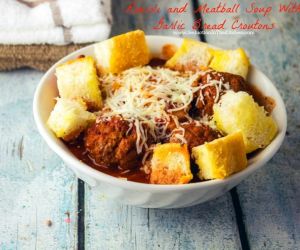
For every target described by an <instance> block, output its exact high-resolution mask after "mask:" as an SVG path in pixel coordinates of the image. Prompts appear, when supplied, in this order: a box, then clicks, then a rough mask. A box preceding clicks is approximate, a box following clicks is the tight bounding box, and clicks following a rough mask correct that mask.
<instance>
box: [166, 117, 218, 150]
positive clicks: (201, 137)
mask: <svg viewBox="0 0 300 250" xmlns="http://www.w3.org/2000/svg"><path fill="white" fill-rule="evenodd" d="M181 127H182V128H184V130H185V131H184V138H185V140H186V141H187V144H188V148H189V150H191V149H192V148H193V147H196V146H199V145H201V144H204V143H205V142H209V141H212V140H214V139H216V138H219V137H220V134H219V133H218V132H217V131H215V130H213V129H212V128H211V127H209V126H207V125H204V124H196V123H195V122H191V123H186V124H182V125H181ZM176 133H177V132H174V133H172V136H171V137H170V142H180V140H179V139H178V138H177V137H176V136H175V134H176Z"/></svg>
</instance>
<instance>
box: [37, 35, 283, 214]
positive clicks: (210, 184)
mask: <svg viewBox="0 0 300 250" xmlns="http://www.w3.org/2000/svg"><path fill="white" fill-rule="evenodd" d="M181 42H182V39H181V38H175V37H165V36H147V43H148V45H149V47H150V50H151V52H152V54H153V55H154V56H158V57H159V56H160V54H161V48H162V46H163V45H164V44H167V43H172V44H175V45H177V46H179V45H180V44H181ZM82 54H84V55H93V54H94V51H93V45H90V46H87V47H85V48H82V49H80V50H78V51H75V52H73V53H72V54H70V55H68V56H66V57H64V58H63V59H61V60H60V61H59V62H57V63H56V64H55V65H53V66H52V67H51V68H50V69H49V70H48V71H47V73H46V74H45V75H44V76H43V78H42V79H41V81H40V83H39V85H38V87H37V89H36V92H35V95H34V101H33V114H34V119H35V122H36V125H37V127H38V130H39V132H40V134H41V135H42V137H43V138H44V139H45V141H46V142H47V144H48V145H49V147H50V148H51V149H52V150H53V151H54V152H55V153H56V154H58V155H59V156H60V157H61V158H62V160H63V161H64V162H65V163H66V165H67V166H68V167H70V168H71V169H72V170H73V171H74V172H75V173H76V175H77V176H78V178H80V179H82V180H84V181H85V182H86V183H88V184H89V185H90V186H92V187H94V188H97V189H99V190H100V192H102V193H103V194H104V195H106V196H108V197H111V198H114V199H116V200H118V201H120V202H122V203H125V204H130V205H135V206H140V207H147V208H179V207H187V206H192V205H195V204H199V203H202V202H205V201H208V200H211V199H214V198H216V197H218V196H220V195H222V194H224V193H225V192H227V191H228V190H230V189H231V188H233V187H234V186H236V185H237V184H239V183H240V182H241V181H242V180H244V179H245V178H247V177H248V176H249V175H250V174H251V173H253V172H254V171H255V170H257V169H258V168H260V167H262V166H263V165H264V164H265V163H266V162H267V161H269V160H270V159H271V157H272V156H273V155H274V154H275V153H276V152H277V150H278V149H279V147H280V145H281V144H282V141H283V139H284V136H285V132H286V126H287V118H286V110H285V105H284V103H283V101H282V98H281V97H280V95H279V93H278V90H277V89H276V88H275V86H274V85H273V84H272V82H271V81H270V80H269V79H268V78H267V77H266V76H265V75H264V74H263V73H262V72H261V71H259V70H258V69H256V68H255V67H254V66H251V69H250V73H249V79H248V80H249V82H250V83H251V84H253V85H255V86H257V87H258V88H259V89H260V90H261V92H262V93H264V94H265V95H268V96H271V97H272V98H274V99H275V101H276V107H275V109H274V110H273V113H272V115H273V117H274V118H275V120H276V122H277V124H278V127H279V133H278V134H277V136H276V138H275V139H274V140H273V141H272V142H271V144H270V145H268V147H266V148H265V149H264V150H261V151H260V152H259V153H257V154H255V155H254V156H253V157H252V158H251V159H250V160H249V164H248V167H247V168H246V169H245V170H243V171H241V172H239V173H237V174H234V175H232V176H230V177H229V178H227V179H225V180H211V181H205V182H199V183H192V184H184V185H153V184H143V183H137V182H131V181H126V180H122V179H118V178H115V177H113V176H110V175H107V174H105V173H102V172H100V171H97V170H95V169H93V168H91V167H90V166H88V165H86V164H84V163H83V162H81V161H79V160H78V159H77V158H76V157H75V156H74V155H73V154H72V153H71V152H70V151H69V150H68V148H67V147H66V146H65V145H64V143H63V142H62V141H61V140H59V139H57V138H56V137H55V135H54V134H53V133H52V132H51V131H50V130H49V128H48V127H47V125H46V121H47V119H48V117H49V114H50V112H51V111H52V109H53V107H54V104H55V102H54V98H55V97H57V96H58V91H57V87H56V78H55V75H54V73H55V68H56V66H57V65H59V64H61V63H63V62H65V61H67V60H70V59H73V58H76V57H77V56H79V55H82Z"/></svg>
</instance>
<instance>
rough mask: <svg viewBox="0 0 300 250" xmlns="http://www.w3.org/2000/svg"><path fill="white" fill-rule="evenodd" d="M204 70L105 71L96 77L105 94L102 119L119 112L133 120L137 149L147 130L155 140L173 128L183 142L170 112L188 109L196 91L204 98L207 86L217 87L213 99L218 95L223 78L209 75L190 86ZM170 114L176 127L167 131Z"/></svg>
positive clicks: (144, 146)
mask: <svg viewBox="0 0 300 250" xmlns="http://www.w3.org/2000/svg"><path fill="white" fill-rule="evenodd" d="M207 72H208V71H198V72H196V73H195V72H185V73H180V72H178V71H173V70H170V69H167V68H152V67H150V66H144V67H135V68H130V69H128V70H126V71H123V72H122V73H120V74H117V75H115V74H107V75H104V76H102V77H100V79H99V80H100V82H101V88H102V92H103V93H104V95H105V97H106V98H105V99H104V110H105V112H102V113H101V116H102V117H104V119H105V117H112V116H115V115H119V116H122V118H123V119H125V120H127V121H129V122H130V123H132V124H134V126H135V128H136V132H137V140H136V148H137V152H138V153H141V152H142V150H143V149H146V151H147V149H148V146H147V139H148V133H149V134H150V135H151V136H152V137H153V138H154V140H155V141H160V140H162V139H166V138H169V137H170V136H171V135H172V133H175V132H176V134H175V136H176V137H177V138H178V139H179V140H180V141H181V142H182V143H186V140H185V138H184V129H183V128H182V127H181V126H180V123H179V121H178V119H177V117H176V116H174V115H171V114H170V113H172V112H175V111H179V110H187V109H188V108H189V105H190V104H191V102H192V101H193V98H194V93H195V92H197V91H199V97H198V99H199V98H200V99H199V100H200V101H202V102H203V93H202V90H204V89H205V88H206V87H208V86H215V87H216V93H217V94H216V97H215V101H217V100H218V99H219V95H220V94H219V93H220V91H221V88H222V84H223V82H222V81H217V80H210V79H208V81H207V84H205V85H200V86H197V87H194V86H193V83H194V82H195V81H196V80H198V79H199V77H200V76H201V75H203V74H205V73H207ZM208 77H210V76H209V75H208ZM199 100H197V101H199ZM171 118H173V121H174V122H175V124H176V129H175V131H172V133H171V134H167V127H168V124H169V122H170V119H171ZM205 119H207V118H205ZM207 123H209V122H207ZM132 126H133V125H131V126H130V128H129V130H128V131H130V130H131V128H132Z"/></svg>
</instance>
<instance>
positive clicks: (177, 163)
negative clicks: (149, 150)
mask: <svg viewBox="0 0 300 250" xmlns="http://www.w3.org/2000/svg"><path fill="white" fill-rule="evenodd" d="M192 178H193V175H192V173H191V169H190V155H189V152H188V149H187V145H181V144H180V143H165V144H159V145H157V146H156V147H155V148H154V153H153V157H152V160H151V174H150V183H152V184H184V183H188V182H190V180H192Z"/></svg>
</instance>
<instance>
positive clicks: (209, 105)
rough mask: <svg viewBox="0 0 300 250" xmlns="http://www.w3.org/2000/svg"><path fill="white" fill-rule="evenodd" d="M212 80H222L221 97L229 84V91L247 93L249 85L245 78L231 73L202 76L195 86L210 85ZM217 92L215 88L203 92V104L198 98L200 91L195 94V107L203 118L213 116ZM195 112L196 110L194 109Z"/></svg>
mask: <svg viewBox="0 0 300 250" xmlns="http://www.w3.org/2000/svg"><path fill="white" fill-rule="evenodd" d="M210 80H217V81H219V80H222V82H223V85H222V90H221V93H220V95H222V94H223V93H224V90H225V86H224V84H225V83H228V84H229V86H228V87H229V89H231V90H233V91H235V92H238V91H247V85H246V83H245V80H244V78H243V77H241V76H239V75H234V74H231V73H225V72H216V71H212V72H208V73H206V74H204V75H203V76H201V78H200V79H199V81H198V82H196V83H195V84H194V85H195V86H197V85H198V86H201V85H205V84H207V83H209V81H210ZM216 94H217V91H216V88H215V86H208V87H206V88H204V89H203V90H202V96H203V102H202V101H201V100H198V101H197V99H198V97H199V95H200V91H198V92H197V93H196V94H195V100H194V107H195V108H196V109H197V111H198V113H199V115H200V116H201V117H202V116H204V115H212V114H213V105H214V103H215V97H216ZM193 110H194V109H193Z"/></svg>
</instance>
